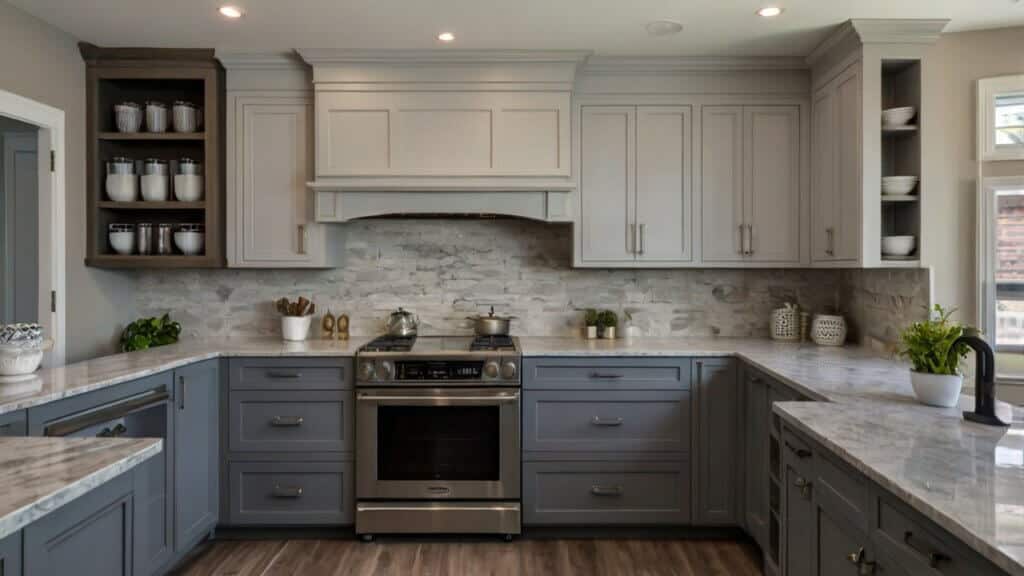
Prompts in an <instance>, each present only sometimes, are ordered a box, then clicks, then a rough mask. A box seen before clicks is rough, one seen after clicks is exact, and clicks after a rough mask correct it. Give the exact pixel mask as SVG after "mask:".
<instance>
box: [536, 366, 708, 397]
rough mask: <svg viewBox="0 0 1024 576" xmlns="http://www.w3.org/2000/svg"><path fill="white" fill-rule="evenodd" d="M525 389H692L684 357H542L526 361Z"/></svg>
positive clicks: (688, 367) (688, 369)
mask: <svg viewBox="0 0 1024 576" xmlns="http://www.w3.org/2000/svg"><path fill="white" fill-rule="evenodd" d="M523 366H524V369H523V388H527V389H531V388H536V389H548V390H595V389H599V390H688V389H689V388H690V361H689V360H688V359H683V358H642V359H640V358H540V359H524V360H523Z"/></svg>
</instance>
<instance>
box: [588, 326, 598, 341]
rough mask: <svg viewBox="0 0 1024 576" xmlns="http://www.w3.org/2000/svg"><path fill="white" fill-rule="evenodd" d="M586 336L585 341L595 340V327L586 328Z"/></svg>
mask: <svg viewBox="0 0 1024 576" xmlns="http://www.w3.org/2000/svg"><path fill="white" fill-rule="evenodd" d="M586 335H587V340H595V339H596V338H597V326H587V328H586Z"/></svg>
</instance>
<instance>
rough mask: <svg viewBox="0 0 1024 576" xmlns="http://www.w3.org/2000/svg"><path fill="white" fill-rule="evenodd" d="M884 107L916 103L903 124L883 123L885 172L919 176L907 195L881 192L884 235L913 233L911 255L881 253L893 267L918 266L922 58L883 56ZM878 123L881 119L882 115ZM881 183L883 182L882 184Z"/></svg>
mask: <svg viewBox="0 0 1024 576" xmlns="http://www.w3.org/2000/svg"><path fill="white" fill-rule="evenodd" d="M881 68H882V82H881V86H882V109H883V110H885V109H888V108H896V107H901V106H913V107H914V108H915V110H916V111H917V113H916V115H915V116H914V118H913V119H911V121H910V123H908V124H907V125H904V126H882V127H881V155H882V170H881V174H882V176H883V177H884V176H916V177H917V178H918V183H917V188H916V189H915V190H914V191H913V192H912V193H911V194H908V195H899V196H890V195H885V194H882V195H881V206H880V210H881V211H882V214H881V235H882V236H914V238H915V239H916V246H915V249H914V252H913V254H911V255H910V256H901V257H895V256H887V255H884V254H880V257H881V263H882V264H883V265H885V266H891V267H915V266H917V265H918V264H919V262H920V256H919V254H920V250H921V198H922V195H923V194H924V192H925V191H924V181H923V180H922V179H921V130H920V129H919V126H920V125H921V122H920V120H921V116H922V114H923V113H924V111H923V110H922V109H921V60H919V59H900V60H887V59H883V60H882V66H881ZM879 124H881V120H880V119H879ZM879 185H880V184H879Z"/></svg>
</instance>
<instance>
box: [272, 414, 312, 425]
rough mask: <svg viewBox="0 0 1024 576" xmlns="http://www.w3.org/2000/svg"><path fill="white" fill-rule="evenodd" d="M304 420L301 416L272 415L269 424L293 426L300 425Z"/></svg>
mask: <svg viewBox="0 0 1024 576" xmlns="http://www.w3.org/2000/svg"><path fill="white" fill-rule="evenodd" d="M305 421H306V420H305V418H303V417H302V416H274V417H273V418H271V419H270V425H271V426H274V427H277V428H295V427H296V426H302V423H303V422H305Z"/></svg>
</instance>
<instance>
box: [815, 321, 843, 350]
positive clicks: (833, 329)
mask: <svg viewBox="0 0 1024 576" xmlns="http://www.w3.org/2000/svg"><path fill="white" fill-rule="evenodd" d="M846 332H847V328H846V318H843V317H842V316H838V315H834V314H815V315H814V320H812V321H811V340H813V341H814V343H815V344H817V345H818V346H842V345H843V344H845V343H846Z"/></svg>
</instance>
